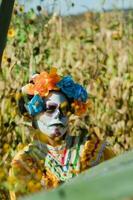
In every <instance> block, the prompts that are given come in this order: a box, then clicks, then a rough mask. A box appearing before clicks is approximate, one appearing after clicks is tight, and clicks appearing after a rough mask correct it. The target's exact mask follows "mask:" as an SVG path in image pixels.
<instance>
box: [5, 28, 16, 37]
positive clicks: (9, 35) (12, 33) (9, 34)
mask: <svg viewBox="0 0 133 200" xmlns="http://www.w3.org/2000/svg"><path fill="white" fill-rule="evenodd" d="M15 34H16V32H15V30H14V28H10V29H9V30H8V34H7V36H8V37H9V38H13V37H14V36H15Z"/></svg>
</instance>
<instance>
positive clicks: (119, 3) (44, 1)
mask: <svg viewBox="0 0 133 200" xmlns="http://www.w3.org/2000/svg"><path fill="white" fill-rule="evenodd" d="M18 1H19V2H20V3H22V4H25V9H26V10H28V9H29V8H35V9H36V6H37V5H41V6H43V7H44V8H45V9H46V10H49V11H52V10H53V7H54V11H56V12H57V13H59V14H61V15H69V14H78V13H82V12H85V11H87V10H95V11H99V10H102V9H112V8H124V9H125V8H133V0H18ZM72 5H73V6H72Z"/></svg>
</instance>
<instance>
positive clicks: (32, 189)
mask: <svg viewBox="0 0 133 200" xmlns="http://www.w3.org/2000/svg"><path fill="white" fill-rule="evenodd" d="M41 187H42V186H41V184H40V183H39V182H37V183H35V182H34V180H31V181H29V182H28V190H29V192H37V191H39V190H40V189H41Z"/></svg>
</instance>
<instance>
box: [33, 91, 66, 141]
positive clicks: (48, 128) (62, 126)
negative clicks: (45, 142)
mask: <svg viewBox="0 0 133 200" xmlns="http://www.w3.org/2000/svg"><path fill="white" fill-rule="evenodd" d="M45 102H46V111H45V112H42V113H40V114H38V115H37V116H36V117H35V123H36V125H37V128H38V129H39V130H40V131H41V132H42V133H43V134H46V135H47V136H49V137H50V138H54V137H61V136H63V135H64V134H65V133H66V131H67V129H68V117H67V115H66V113H65V112H64V114H63V113H62V110H61V108H60V106H61V105H63V104H66V105H67V106H68V100H67V99H66V97H65V96H64V95H63V94H62V93H60V92H51V93H50V95H49V96H48V97H47V98H46V99H45ZM64 108H65V109H66V107H64ZM66 111H67V109H66Z"/></svg>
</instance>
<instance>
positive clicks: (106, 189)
mask: <svg viewBox="0 0 133 200" xmlns="http://www.w3.org/2000/svg"><path fill="white" fill-rule="evenodd" d="M132 196H133V151H131V152H127V153H124V154H123V155H121V156H118V157H115V158H114V159H111V160H109V161H107V162H103V163H101V164H100V165H98V166H96V167H93V168H91V169H89V170H87V171H86V172H85V173H82V174H80V175H79V176H78V177H76V178H73V179H72V180H70V181H69V182H68V183H66V184H63V185H62V186H60V187H58V188H57V189H54V190H52V191H51V192H41V193H38V194H35V195H33V196H28V197H26V198H23V200H36V199H37V200H53V199H54V200H61V199H64V200H74V199H76V200H79V199H82V200H88V199H90V200H123V199H124V198H128V197H132Z"/></svg>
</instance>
